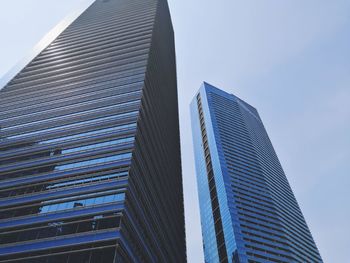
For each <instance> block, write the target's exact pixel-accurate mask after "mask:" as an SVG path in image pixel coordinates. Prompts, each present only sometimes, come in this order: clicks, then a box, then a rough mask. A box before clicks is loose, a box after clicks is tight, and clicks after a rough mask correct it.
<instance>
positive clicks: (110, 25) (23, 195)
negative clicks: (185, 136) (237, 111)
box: [0, 0, 186, 263]
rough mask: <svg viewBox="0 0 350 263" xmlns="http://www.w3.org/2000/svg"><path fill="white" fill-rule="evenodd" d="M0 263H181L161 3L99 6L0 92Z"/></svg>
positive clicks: (171, 70)
mask: <svg viewBox="0 0 350 263" xmlns="http://www.w3.org/2000/svg"><path fill="white" fill-rule="evenodd" d="M0 125H1V134H0V136H1V140H0V243H1V244H0V262H23V263H31V262H35V263H38V262H45V263H49V262H57V263H95V262H96V263H97V262H104V263H112V262H113V263H114V262H118V263H119V262H174V263H178V262H185V261H186V252H185V232H184V211H183V192H182V177H181V162H180V140H179V124H178V103H177V84H176V66H175V49H174V35H173V29H172V24H171V20H170V14H169V10H168V6H167V2H166V1H165V0H96V1H95V2H94V3H93V4H92V5H91V6H90V7H89V8H88V9H87V10H86V11H85V12H83V13H82V14H81V15H80V16H79V17H78V18H77V19H76V20H75V21H74V22H73V23H72V24H71V25H69V26H68V27H67V28H66V29H65V30H64V31H63V32H62V33H61V34H60V35H59V36H58V37H57V38H56V39H55V40H54V41H53V42H52V43H50V44H49V45H48V46H47V47H46V48H45V49H44V50H43V51H42V52H41V53H40V54H39V55H38V56H36V57H35V58H34V59H33V60H32V61H31V62H30V63H29V64H28V65H26V66H25V67H24V68H23V69H22V70H21V71H20V72H19V73H18V74H17V75H16V76H15V77H14V78H13V79H12V80H11V81H10V82H9V83H8V84H7V85H6V86H5V87H4V88H3V89H2V90H1V92H0Z"/></svg>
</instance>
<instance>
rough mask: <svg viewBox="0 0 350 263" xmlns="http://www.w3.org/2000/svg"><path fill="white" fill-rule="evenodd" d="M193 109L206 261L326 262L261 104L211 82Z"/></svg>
mask: <svg viewBox="0 0 350 263" xmlns="http://www.w3.org/2000/svg"><path fill="white" fill-rule="evenodd" d="M191 117H192V131H193V140H194V152H195V163H196V171H197V181H198V191H199V201H200V213H201V225H202V236H203V245H204V253H205V261H206V262H208V263H216V262H235V263H246V262H249V263H250V262H251V263H253V262H303V263H305V262H312V263H315V262H322V259H321V256H320V254H319V252H318V249H317V247H316V244H315V242H314V240H313V238H312V236H311V233H310V231H309V229H308V226H307V224H306V222H305V219H304V217H303V215H302V213H301V210H300V208H299V206H298V203H297V201H296V199H295V197H294V195H293V192H292V190H291V187H290V185H289V183H288V181H287V178H286V176H285V174H284V172H283V169H282V167H281V164H280V162H279V160H278V157H277V155H276V153H275V151H274V149H273V146H272V144H271V142H270V140H269V137H268V135H267V133H266V130H265V128H264V125H263V123H262V120H261V119H260V116H259V114H258V112H257V110H256V109H255V108H254V107H252V106H250V105H249V104H247V103H246V102H244V101H242V100H241V99H239V98H237V97H236V96H234V95H232V94H228V93H226V92H224V91H222V90H219V89H217V88H215V87H213V86H211V85H209V84H207V83H204V84H203V85H202V87H201V89H200V90H199V92H198V93H197V94H196V96H195V98H194V99H193V101H192V103H191Z"/></svg>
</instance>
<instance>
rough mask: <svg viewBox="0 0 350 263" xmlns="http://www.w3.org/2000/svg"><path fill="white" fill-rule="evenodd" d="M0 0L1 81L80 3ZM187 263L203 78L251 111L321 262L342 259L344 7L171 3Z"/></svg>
mask: <svg viewBox="0 0 350 263" xmlns="http://www.w3.org/2000/svg"><path fill="white" fill-rule="evenodd" d="M20 2H21V3H20V4H19V1H0V36H1V40H2V41H1V44H0V45H1V46H0V47H1V48H0V59H1V63H0V76H2V75H3V74H4V73H6V72H7V71H8V70H9V69H10V68H11V67H12V66H13V65H14V64H15V63H16V62H17V61H18V60H19V59H21V58H22V57H24V56H25V55H26V54H27V53H28V51H29V50H30V49H31V47H33V46H34V45H35V44H36V43H37V42H38V41H39V40H40V39H41V37H42V36H44V35H45V33H46V32H48V31H49V30H50V29H51V28H52V27H53V26H55V25H56V24H57V23H58V22H59V21H60V20H61V19H62V18H63V17H65V16H66V15H67V14H68V13H70V12H71V11H72V10H75V9H76V8H77V7H78V6H79V5H80V4H82V3H83V4H84V3H85V4H86V3H88V2H91V0H60V1H58V0H57V1H47V0H26V1H20ZM169 4H170V8H171V13H172V19H173V24H174V28H175V36H176V47H177V67H178V87H179V99H180V105H179V107H180V125H181V136H182V138H181V139H182V153H183V156H182V159H183V176H184V189H185V209H186V221H187V225H186V228H187V246H188V259H189V262H203V256H202V243H201V234H200V223H199V213H198V200H197V192H196V189H197V186H196V181H195V171H194V161H193V152H192V138H191V131H190V117H189V103H190V101H191V99H192V97H193V96H194V94H195V92H196V91H197V89H198V88H199V86H200V84H201V82H202V81H204V80H205V81H207V82H209V83H211V84H213V85H216V86H218V87H220V88H222V89H224V90H225V91H228V92H231V93H234V94H235V95H237V96H239V97H241V98H242V99H244V100H246V101H247V102H248V103H250V104H252V105H253V106H255V107H256V108H257V109H258V111H259V113H260V115H261V117H262V119H263V121H264V124H265V127H266V129H267V131H268V133H269V135H270V138H271V140H272V143H273V145H274V147H275V150H276V152H277V154H278V156H279V158H280V161H281V163H282V166H283V167H284V170H285V172H286V174H287V177H288V179H289V181H290V184H291V186H292V188H293V190H294V193H295V195H296V197H297V200H298V202H299V204H300V206H301V209H302V211H303V213H304V216H305V218H306V221H307V223H308V225H309V227H310V229H311V232H312V234H313V236H314V238H315V241H316V243H317V245H318V247H319V249H320V252H321V255H322V257H323V259H324V261H325V262H330V263H333V262H341V263H343V262H344V263H345V262H349V259H348V251H347V250H348V248H349V247H350V227H349V223H348V221H349V217H350V205H349V201H350V191H349V189H350V172H349V171H350V162H349V156H350V136H349V134H350V103H349V101H350V50H349V47H350V1H349V0H332V1H329V0H327V1H326V0H284V1H281V0H264V1H262V0H244V1H243V0H241V1H238V0H220V1H208V0H186V1H185V0H176V1H175V0H169Z"/></svg>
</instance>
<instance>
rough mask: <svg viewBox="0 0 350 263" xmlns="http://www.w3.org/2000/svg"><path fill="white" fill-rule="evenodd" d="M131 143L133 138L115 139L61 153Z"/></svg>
mask: <svg viewBox="0 0 350 263" xmlns="http://www.w3.org/2000/svg"><path fill="white" fill-rule="evenodd" d="M132 141H134V137H128V138H122V139H117V140H112V141H107V142H101V143H95V144H90V145H85V146H80V147H76V148H71V149H66V150H62V152H61V153H62V154H67V153H74V152H81V151H86V150H92V149H96V148H100V147H105V146H112V145H118V144H121V143H126V142H132Z"/></svg>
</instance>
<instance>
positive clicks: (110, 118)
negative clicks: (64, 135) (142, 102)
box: [6, 111, 138, 139]
mask: <svg viewBox="0 0 350 263" xmlns="http://www.w3.org/2000/svg"><path fill="white" fill-rule="evenodd" d="M137 113H138V111H131V112H127V113H121V114H118V115H114V116H108V117H100V118H95V119H91V120H87V121H80V122H75V123H71V124H67V125H61V126H59V127H54V128H48V129H42V130H38V131H33V132H28V133H24V134H17V135H13V136H8V137H6V138H7V139H15V138H22V137H26V136H28V135H37V134H41V133H42V134H45V133H46V132H55V131H61V130H63V129H72V128H75V127H79V126H81V125H85V124H91V123H94V122H101V121H107V120H108V121H111V120H113V119H119V118H120V117H131V116H136V115H137Z"/></svg>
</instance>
